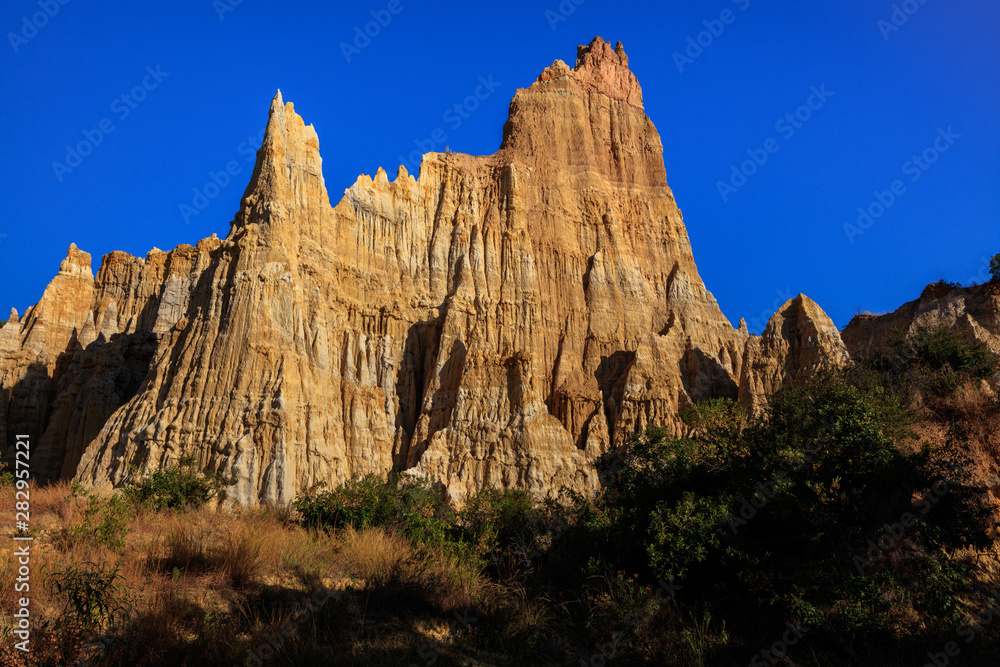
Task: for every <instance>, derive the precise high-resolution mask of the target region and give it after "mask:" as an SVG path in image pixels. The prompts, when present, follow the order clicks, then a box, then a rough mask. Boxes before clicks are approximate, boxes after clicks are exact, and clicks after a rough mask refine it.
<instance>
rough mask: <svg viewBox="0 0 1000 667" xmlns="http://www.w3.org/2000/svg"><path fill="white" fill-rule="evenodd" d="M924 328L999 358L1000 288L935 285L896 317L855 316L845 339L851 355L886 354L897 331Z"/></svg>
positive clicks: (928, 288)
mask: <svg viewBox="0 0 1000 667" xmlns="http://www.w3.org/2000/svg"><path fill="white" fill-rule="evenodd" d="M922 328H927V329H935V328H946V329H951V330H953V331H957V332H959V333H961V334H962V335H964V336H965V337H966V338H968V339H969V340H975V341H979V342H981V343H984V344H985V345H986V346H987V347H988V348H989V349H990V350H992V351H993V352H994V353H995V354H1000V284H998V283H995V282H994V283H987V284H985V285H977V286H974V287H958V286H955V285H949V284H947V283H934V284H932V285H928V286H927V287H926V288H925V289H924V291H923V293H922V294H921V295H920V298H919V299H916V300H915V301H910V302H909V303H906V304H903V305H902V306H900V307H899V308H898V309H897V310H896V311H895V312H893V313H889V314H887V315H881V316H879V315H868V314H866V315H857V316H855V317H854V318H853V319H852V320H851V322H850V324H848V325H847V327H846V328H845V329H844V331H843V334H842V335H843V339H844V343H846V344H847V347H848V349H849V350H850V351H851V354H852V355H860V356H863V355H865V354H867V353H868V352H870V351H883V350H884V349H885V346H886V344H887V342H888V341H889V339H890V337H891V336H892V334H893V333H895V332H897V331H898V332H902V333H904V334H912V333H914V332H916V331H918V330H919V329H922Z"/></svg>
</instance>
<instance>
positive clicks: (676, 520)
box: [558, 371, 990, 638]
mask: <svg viewBox="0 0 1000 667" xmlns="http://www.w3.org/2000/svg"><path fill="white" fill-rule="evenodd" d="M684 420H685V422H686V423H687V424H688V426H689V427H690V431H689V433H688V434H687V435H686V436H683V437H678V436H676V435H673V434H671V432H670V431H667V430H664V429H653V428H651V429H648V430H646V431H645V432H643V433H640V434H637V435H636V436H635V437H633V438H632V439H631V440H630V441H629V443H628V445H627V446H626V447H624V448H621V449H618V450H615V451H612V452H609V453H608V454H606V455H605V456H603V457H602V458H601V459H600V460H599V461H598V468H599V470H600V471H601V472H602V479H604V480H605V484H606V486H605V488H604V489H603V491H602V492H601V494H600V495H599V496H598V497H597V498H596V499H595V500H593V501H592V502H590V501H581V502H580V503H579V504H578V509H579V511H580V513H581V517H582V521H580V523H579V526H578V528H576V529H574V530H572V531H570V532H569V533H568V534H567V535H566V537H565V539H563V540H561V541H560V542H561V543H560V544H559V545H558V551H559V552H560V553H559V558H560V559H561V562H564V563H566V564H567V567H566V568H565V569H566V570H567V571H573V570H578V571H581V572H585V573H587V574H590V575H593V574H602V575H604V576H605V577H610V576H612V575H613V573H615V572H619V571H625V572H636V573H639V574H641V575H643V576H644V577H646V578H647V581H650V582H652V581H654V580H655V579H657V578H660V579H664V580H668V581H669V580H675V581H677V582H679V583H680V584H682V585H683V591H682V593H681V598H682V599H684V600H687V601H688V602H690V603H693V604H695V605H696V606H698V607H699V608H701V607H700V606H702V605H703V606H704V607H705V608H706V609H714V610H716V611H715V612H714V613H715V614H716V615H724V617H723V618H722V619H721V620H722V621H724V623H725V627H726V628H727V629H730V628H733V629H738V630H739V631H740V632H741V634H744V633H756V632H758V631H764V628H766V627H768V626H772V625H776V626H778V627H780V626H781V625H782V624H783V623H784V622H786V621H787V620H788V619H789V618H792V619H796V620H799V621H802V622H806V620H805V619H806V618H807V617H808V619H809V620H808V622H809V624H810V627H813V628H815V629H817V630H820V631H821V632H819V633H817V635H816V636H819V635H822V634H823V633H824V632H825V633H828V634H827V635H825V636H828V637H831V636H839V637H841V638H843V637H859V636H874V635H878V634H879V633H884V632H886V628H887V627H888V626H889V625H890V624H891V623H892V622H893V620H894V619H895V618H897V616H894V614H902V615H906V614H917V615H918V616H919V618H920V619H921V621H920V622H921V623H924V624H925V626H926V627H933V628H936V629H941V628H946V627H947V626H948V624H949V623H952V622H953V621H954V620H955V619H956V615H955V614H956V610H957V608H958V606H957V600H958V599H959V598H960V597H961V596H962V595H965V594H967V593H968V591H969V590H970V589H969V585H968V583H967V582H968V580H967V578H966V577H964V576H963V570H962V568H961V567H960V566H959V564H958V563H957V561H955V560H954V559H953V557H952V556H949V555H948V554H950V553H954V552H955V551H956V550H958V549H961V548H963V547H973V548H983V547H985V546H986V544H987V543H988V542H989V540H988V538H987V529H988V527H989V521H990V520H989V515H988V511H985V510H984V508H983V506H982V504H981V502H980V499H981V498H982V497H983V496H982V492H983V491H984V490H985V489H984V488H980V487H979V486H977V485H976V484H974V483H972V482H971V481H970V476H969V475H968V474H967V469H968V467H969V466H968V462H964V461H960V460H957V459H955V460H950V461H942V460H940V459H937V458H935V456H934V454H933V453H932V452H929V451H926V452H922V453H919V454H914V455H909V454H904V453H902V451H901V450H900V448H899V446H898V445H899V443H900V442H901V440H902V438H903V437H904V436H905V435H906V433H907V432H908V431H907V429H908V424H909V421H910V419H909V417H908V415H907V413H906V411H905V410H904V409H903V408H902V406H901V404H900V402H899V400H898V399H897V398H896V396H895V395H894V394H893V393H892V392H887V391H885V390H884V389H882V388H881V387H880V386H877V384H876V385H872V386H864V387H859V386H854V385H852V384H851V382H849V381H848V377H847V376H846V375H845V374H844V373H841V372H835V371H826V372H820V373H816V374H814V375H811V376H809V377H807V378H804V379H802V380H801V381H799V382H795V383H789V384H787V385H786V386H784V387H783V388H782V389H781V390H780V391H779V392H778V393H777V394H776V395H774V396H773V397H772V398H771V401H770V404H769V407H768V409H767V411H766V413H765V414H764V415H763V416H761V417H760V418H757V419H752V420H751V419H747V418H746V416H745V415H744V414H743V413H742V412H741V411H740V410H739V409H738V407H737V406H736V405H735V404H733V403H732V402H726V401H712V402H709V403H706V404H703V405H700V406H697V407H696V408H695V409H694V410H692V411H691V412H689V413H688V414H686V415H685V418H684ZM943 480H946V485H945V488H946V492H945V493H943V494H942V495H941V496H940V497H938V496H935V495H933V494H931V495H928V494H930V493H931V492H930V491H929V490H930V489H932V488H936V487H935V486H934V485H935V484H936V483H939V482H942V481H943ZM921 498H924V499H926V498H930V500H928V501H915V499H921ZM921 502H927V505H926V507H927V508H928V509H929V511H928V512H926V513H923V512H921V511H919V508H923V507H924V506H923V505H921ZM907 513H911V514H913V515H915V516H916V519H915V521H914V523H913V525H912V526H908V527H907V528H906V530H905V532H904V534H903V535H902V536H900V537H899V538H893V539H892V540H891V543H890V544H889V545H888V546H887V547H886V548H885V549H884V550H881V549H879V550H876V551H874V552H873V551H870V549H871V546H870V545H871V543H873V542H876V541H878V540H879V538H880V536H882V535H883V534H885V532H886V531H888V530H896V528H894V527H895V526H897V524H899V522H900V521H901V517H902V516H903V515H905V514H907ZM890 553H891V556H889V554H890ZM907 610H909V611H907Z"/></svg>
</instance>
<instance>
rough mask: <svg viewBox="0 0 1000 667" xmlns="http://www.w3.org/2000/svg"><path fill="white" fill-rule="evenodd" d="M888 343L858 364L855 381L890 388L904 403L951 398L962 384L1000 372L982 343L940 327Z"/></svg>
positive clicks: (896, 337)
mask: <svg viewBox="0 0 1000 667" xmlns="http://www.w3.org/2000/svg"><path fill="white" fill-rule="evenodd" d="M888 343H889V345H888V349H887V350H886V351H884V352H877V353H874V354H871V355H869V356H867V357H866V358H863V359H860V360H859V363H858V364H857V366H856V368H855V370H854V375H855V379H856V380H858V379H859V378H862V377H865V376H868V377H867V378H866V379H865V380H864V382H865V383H867V384H870V385H872V386H875V385H883V386H885V387H887V388H890V389H891V390H892V391H894V392H895V393H896V394H898V395H899V396H900V397H902V398H903V400H905V401H909V400H911V399H912V398H913V397H914V395H916V394H918V393H921V392H926V393H929V394H931V395H933V396H951V395H952V394H954V393H955V391H956V390H957V389H958V388H959V387H960V386H962V385H963V384H965V383H967V382H969V381H970V380H981V379H984V378H988V377H990V376H992V375H994V374H995V373H996V372H997V370H998V368H1000V364H998V359H997V356H996V355H994V354H993V353H992V352H990V350H989V348H987V347H986V346H985V345H984V344H983V343H980V342H978V341H969V340H966V339H965V338H964V337H962V336H961V335H960V334H959V333H957V332H955V331H953V330H951V329H947V328H943V327H938V328H930V327H925V328H921V329H918V330H917V331H915V332H913V333H910V334H907V333H906V332H904V331H897V332H895V333H894V334H892V335H891V336H890V337H889V341H888Z"/></svg>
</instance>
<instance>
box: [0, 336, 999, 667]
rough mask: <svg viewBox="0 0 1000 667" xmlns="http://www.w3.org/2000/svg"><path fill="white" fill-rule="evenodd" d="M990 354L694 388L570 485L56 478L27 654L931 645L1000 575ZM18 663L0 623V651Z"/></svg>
mask: <svg viewBox="0 0 1000 667" xmlns="http://www.w3.org/2000/svg"><path fill="white" fill-rule="evenodd" d="M995 363H996V362H995V359H994V358H993V357H991V356H990V355H989V354H984V353H983V350H982V349H981V348H980V347H978V346H976V345H974V344H970V343H967V342H965V341H963V340H962V339H959V338H956V337H953V336H950V335H947V334H944V333H942V332H937V331H925V332H918V334H917V335H916V336H914V337H912V338H910V339H902V338H900V339H898V340H894V341H893V344H892V345H891V346H890V348H889V350H888V351H886V352H885V353H884V354H882V355H879V356H875V357H873V358H872V359H868V360H865V361H864V362H863V363H860V364H858V365H857V366H854V367H852V368H848V369H844V370H837V371H833V370H826V371H820V372H816V373H814V374H812V375H809V376H805V377H800V378H798V379H797V380H796V381H790V382H787V383H786V384H785V385H784V386H783V387H782V388H781V389H780V390H779V391H778V392H777V394H776V395H774V396H772V397H771V399H770V402H769V405H768V407H767V408H766V410H765V412H764V413H763V414H760V415H756V416H751V415H748V414H746V413H745V412H744V411H743V410H742V409H741V408H740V407H739V406H738V405H737V404H736V403H734V402H733V401H729V400H723V399H718V400H712V401H706V402H704V403H701V404H699V405H697V406H695V407H693V408H691V409H690V410H688V411H686V412H685V413H684V414H683V415H682V418H683V422H684V425H683V428H677V429H671V430H668V429H658V428H650V429H647V430H645V431H643V432H641V433H637V434H635V436H634V437H633V438H632V439H631V440H630V441H629V442H628V443H627V444H626V445H624V446H622V447H620V448H616V449H614V450H612V451H609V452H607V453H605V454H604V455H603V456H602V457H601V458H600V459H599V460H598V461H597V464H596V471H595V472H596V473H597V475H598V477H599V479H600V481H601V487H600V490H599V491H598V492H597V493H596V494H594V495H591V496H586V497H585V496H581V495H577V494H574V493H571V492H568V491H564V492H563V493H562V494H560V495H559V497H558V498H550V499H548V500H547V501H539V500H538V499H536V498H533V497H532V496H531V495H530V494H528V493H527V492H525V491H519V490H497V489H487V490H483V491H481V492H479V493H477V494H474V495H472V496H471V497H469V498H467V499H465V502H464V503H463V504H462V505H461V506H459V507H456V506H454V505H453V504H452V503H450V502H449V501H448V500H447V499H446V497H445V496H444V495H443V494H442V492H441V488H440V487H439V486H437V485H435V484H432V483H431V482H429V481H427V480H424V479H421V478H418V477H414V476H411V475H405V474H400V475H396V474H393V475H390V476H389V477H388V479H382V478H380V477H378V476H376V475H368V476H366V477H362V478H360V479H356V480H351V481H348V482H346V483H344V484H342V485H340V486H337V487H335V488H330V489H323V488H320V489H314V490H313V491H311V492H309V493H306V494H303V495H302V496H300V497H298V498H296V500H295V501H294V503H293V504H292V508H291V511H290V512H289V511H287V510H285V511H282V510H276V509H269V508H264V509H261V510H255V511H247V510H239V509H235V510H231V511H222V510H215V509H211V508H210V507H209V506H207V505H206V503H207V501H208V500H210V499H211V498H213V497H216V494H218V492H219V490H220V489H221V488H222V487H223V483H224V482H225V481H226V480H222V479H221V478H220V477H218V476H211V475H209V476H205V475H201V474H200V473H197V472H196V471H194V469H193V468H192V467H191V466H190V464H189V463H187V462H184V464H183V465H180V466H176V467H174V468H170V469H167V470H164V471H161V472H160V473H154V474H153V475H150V476H149V477H147V478H146V479H145V480H143V481H142V482H136V483H134V484H128V485H126V487H125V489H124V491H123V493H121V494H119V495H117V496H111V497H109V498H98V497H94V496H91V495H89V494H85V493H83V492H82V491H81V490H80V489H78V488H73V489H71V490H70V493H69V494H68V497H67V498H66V499H65V501H64V502H63V504H61V505H59V507H58V508H57V510H55V511H54V512H52V513H51V514H54V515H57V516H59V517H61V519H60V520H61V521H62V522H63V523H64V524H65V526H64V527H65V528H66V529H67V530H69V534H70V535H72V536H73V537H72V539H64V540H63V541H62V542H58V541H57V543H56V544H57V546H58V549H57V550H54V551H50V552H47V555H46V556H45V558H46V559H48V558H52V559H53V560H52V564H51V566H49V565H48V561H45V563H46V564H45V567H46V568H47V569H46V570H45V571H46V572H47V573H49V572H51V574H50V575H48V576H47V577H46V580H45V582H46V589H45V590H46V594H47V595H48V596H49V600H48V604H49V610H50V611H47V612H45V611H42V612H39V613H40V615H41V616H42V617H43V618H44V620H43V621H40V622H41V625H39V626H38V627H40V628H42V631H41V633H40V639H39V644H38V648H37V652H36V653H35V654H33V657H32V658H31V659H32V660H35V661H36V662H35V663H33V664H74V663H76V662H81V661H82V662H85V663H86V664H185V663H186V664H227V665H228V664H234V663H238V664H264V663H267V664H276V665H297V664H328V663H334V662H335V663H336V664H345V665H377V664H402V665H413V664H416V665H421V666H427V667H429V666H430V665H451V664H455V665H458V664H484V665H485V664H488V665H511V666H513V665H533V664H543V665H574V666H575V665H589V666H592V667H598V666H599V665H656V666H660V665H734V664H748V663H750V664H753V665H760V664H790V665H791V664H796V665H819V666H823V667H830V666H834V665H837V666H839V665H845V666H846V665H853V664H879V665H883V664H884V665H908V664H924V663H925V662H927V655H928V653H930V654H932V655H935V654H937V653H940V651H941V650H942V647H944V646H946V645H947V643H948V642H950V641H954V640H955V639H956V637H961V636H962V635H958V634H956V633H957V630H958V629H959V628H961V627H963V625H962V624H963V623H970V622H975V614H976V612H979V611H983V610H985V609H987V608H988V607H989V605H990V604H991V603H990V601H989V598H990V591H989V589H988V587H986V583H987V582H986V578H985V574H984V573H986V572H987V571H988V570H989V569H990V568H993V569H994V570H997V571H1000V557H998V556H1000V550H998V549H997V548H996V545H995V543H994V542H993V540H994V535H995V528H996V523H995V519H996V517H997V508H995V507H994V506H993V505H992V502H991V498H992V497H991V496H990V495H989V494H988V493H987V488H986V485H985V484H984V480H985V478H986V476H988V475H987V473H991V472H994V471H993V469H992V468H984V467H983V466H984V463H983V462H984V461H987V460H988V461H994V462H995V460H996V458H997V457H996V456H994V455H993V454H992V453H990V452H986V453H985V454H984V452H983V451H978V450H976V449H975V448H974V447H971V446H970V445H969V438H970V437H972V436H971V435H970V434H972V433H973V432H975V433H977V434H978V435H976V436H975V437H977V438H979V439H980V440H981V441H982V442H987V441H988V440H989V438H993V437H994V436H995V434H996V432H997V428H996V425H998V424H1000V404H998V403H997V401H996V399H995V398H994V397H992V396H991V395H990V394H989V393H988V392H985V391H984V390H982V391H981V390H979V389H978V387H979V381H978V378H982V377H988V374H990V373H991V372H995V368H996V366H995ZM991 369H993V370H992V371H991ZM942 375H944V376H947V377H948V378H950V380H949V382H951V381H954V382H955V383H956V386H957V387H958V389H954V388H949V386H948V385H947V383H941V382H940V377H941V376H942ZM918 394H920V395H926V396H932V397H934V399H933V401H931V402H930V403H928V401H924V402H922V403H921V402H920V401H916V400H915V397H916V396H917V395H918ZM935 401H936V402H935ZM929 404H930V405H931V408H928V407H927V406H928V405H929ZM935 406H938V407H935ZM928 410H931V412H932V413H933V414H929V413H928ZM933 410H938V412H933ZM970 415H971V417H970ZM928 419H932V420H937V421H935V422H934V423H933V424H932V425H933V426H934V429H931V430H930V431H929V430H928V424H927V420H928ZM970 419H974V420H975V421H977V423H979V422H981V423H982V424H983V425H984V426H983V428H982V429H979V430H978V431H977V430H976V429H974V428H972V425H970V424H968V423H967V422H968V421H969V420H970ZM921 429H923V430H921ZM918 431H919V432H921V433H923V432H931V431H933V433H938V434H941V435H940V437H936V438H935V439H924V438H919V439H918V438H916V437H915V435H914V434H915V432H918ZM991 442H992V441H991ZM997 446H998V447H1000V443H997ZM991 451H992V450H991ZM998 451H1000V450H998ZM975 456H979V457H980V458H979V459H975V460H974V457H975ZM990 465H992V463H990ZM35 502H36V506H37V505H38V504H42V505H44V503H45V501H44V500H36V501H35ZM36 511H44V510H36ZM114 536H119V537H121V538H122V539H120V540H118V539H114ZM125 538H127V539H125ZM95 563H99V565H95ZM12 572H13V571H12V570H9V569H8V570H5V571H4V573H3V579H4V581H3V582H0V586H7V584H9V583H10V581H11V580H12V577H13V574H12ZM995 583H996V582H994V584H995ZM8 588H10V587H9V586H8V587H7V588H0V594H2V591H3V590H7V589H8ZM998 590H1000V589H998ZM126 591H132V592H134V593H135V595H134V596H130V595H126ZM996 596H1000V593H997V594H996ZM998 599H1000V597H998ZM40 604H42V605H44V604H45V602H44V600H43V601H42V602H40ZM43 608H44V607H43ZM125 609H127V610H128V613H123V610H125ZM46 614H47V615H46ZM964 627H966V628H975V630H974V632H972V635H973V640H974V641H973V640H970V642H969V643H965V642H963V643H962V644H961V659H962V660H964V661H965V664H970V665H974V664H991V663H990V662H989V661H990V660H993V659H995V655H996V652H997V650H998V648H1000V626H997V624H996V623H993V624H990V623H983V622H980V624H979V625H978V626H976V625H967V626H964ZM4 632H9V629H8V630H3V631H0V634H3V633H4ZM966 635H968V633H966ZM4 641H7V640H6V639H5V640H4ZM46 642H48V643H46ZM24 661H25V658H24V656H18V655H15V654H14V653H13V652H11V651H10V650H8V649H5V648H3V645H2V644H0V662H2V663H3V664H7V663H10V664H25V662H24Z"/></svg>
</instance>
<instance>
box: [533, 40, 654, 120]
mask: <svg viewBox="0 0 1000 667" xmlns="http://www.w3.org/2000/svg"><path fill="white" fill-rule="evenodd" d="M563 77H572V78H573V79H574V80H575V81H577V82H578V83H579V84H581V85H582V86H583V87H584V88H586V89H587V90H589V91H593V92H598V93H601V94H603V95H607V96H608V97H610V98H611V99H614V100H619V101H622V102H627V103H628V104H630V105H632V106H635V107H638V108H639V109H642V108H643V106H642V87H641V86H640V85H639V80H638V79H637V78H636V76H635V74H633V73H632V72H631V70H629V66H628V55H626V53H625V47H623V46H622V43H621V42H618V45H617V47H615V48H611V44H609V43H607V42H605V41H604V40H603V39H602V38H600V37H595V38H594V39H593V41H592V42H590V44H587V45H581V46H579V47H577V57H576V64H575V66H574V67H573V69H570V68H569V65H567V64H566V63H564V62H563V61H562V60H556V61H555V62H554V63H552V65H551V66H549V67H547V68H545V70H543V71H542V74H541V75H540V76H539V77H538V80H537V81H536V83H544V82H546V81H552V80H555V79H559V78H563Z"/></svg>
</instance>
